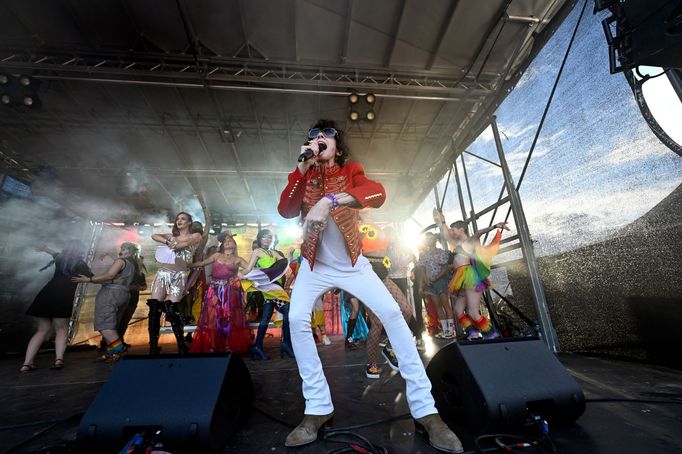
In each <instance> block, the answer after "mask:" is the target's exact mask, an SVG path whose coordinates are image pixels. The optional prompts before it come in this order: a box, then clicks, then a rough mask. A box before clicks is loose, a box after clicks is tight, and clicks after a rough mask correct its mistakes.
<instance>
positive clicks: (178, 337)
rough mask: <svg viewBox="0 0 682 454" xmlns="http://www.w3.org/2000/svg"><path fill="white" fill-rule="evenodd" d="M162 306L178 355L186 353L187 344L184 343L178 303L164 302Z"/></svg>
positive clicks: (183, 328)
mask: <svg viewBox="0 0 682 454" xmlns="http://www.w3.org/2000/svg"><path fill="white" fill-rule="evenodd" d="M163 306H164V310H165V313H166V320H168V321H169V322H170V324H171V328H172V329H173V334H175V341H176V342H177V343H178V353H187V352H188V348H187V343H186V342H185V324H184V323H183V321H182V317H181V316H180V308H179V307H178V303H173V302H171V301H164V302H163Z"/></svg>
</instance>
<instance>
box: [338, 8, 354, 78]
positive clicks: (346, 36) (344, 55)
mask: <svg viewBox="0 0 682 454" xmlns="http://www.w3.org/2000/svg"><path fill="white" fill-rule="evenodd" d="M353 4H354V2H353V0H346V23H345V26H344V28H343V38H342V39H343V47H342V50H341V58H339V61H340V63H341V64H342V65H343V64H346V63H347V62H348V46H349V45H350V36H351V35H350V27H351V25H352V24H353Z"/></svg>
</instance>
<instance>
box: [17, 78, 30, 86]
mask: <svg viewBox="0 0 682 454" xmlns="http://www.w3.org/2000/svg"><path fill="white" fill-rule="evenodd" d="M19 83H20V84H21V85H22V87H28V86H29V85H31V78H30V77H28V76H21V77H19Z"/></svg>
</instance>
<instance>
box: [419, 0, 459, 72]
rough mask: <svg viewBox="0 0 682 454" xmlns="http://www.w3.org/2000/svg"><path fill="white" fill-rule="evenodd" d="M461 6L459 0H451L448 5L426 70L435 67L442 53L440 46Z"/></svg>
mask: <svg viewBox="0 0 682 454" xmlns="http://www.w3.org/2000/svg"><path fill="white" fill-rule="evenodd" d="M458 6H459V0H451V1H450V6H449V7H448V12H447V14H446V15H445V20H443V24H442V25H441V27H440V31H439V32H438V38H437V39H436V45H435V46H434V47H433V50H432V51H431V56H430V57H429V61H428V63H427V64H426V70H427V71H430V70H431V68H433V65H434V63H435V62H436V58H438V54H439V53H440V48H441V47H442V46H443V41H444V40H445V35H447V33H448V30H449V29H450V25H451V24H452V19H453V18H454V17H455V12H456V11H457V7H458Z"/></svg>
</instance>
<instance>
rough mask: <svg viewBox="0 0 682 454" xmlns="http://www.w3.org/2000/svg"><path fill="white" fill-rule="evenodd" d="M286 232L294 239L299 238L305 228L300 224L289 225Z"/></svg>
mask: <svg viewBox="0 0 682 454" xmlns="http://www.w3.org/2000/svg"><path fill="white" fill-rule="evenodd" d="M284 232H285V234H286V236H287V237H288V238H292V239H298V238H300V237H301V236H302V235H303V229H302V228H301V226H300V225H298V224H289V225H287V226H286V228H285V229H284Z"/></svg>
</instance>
